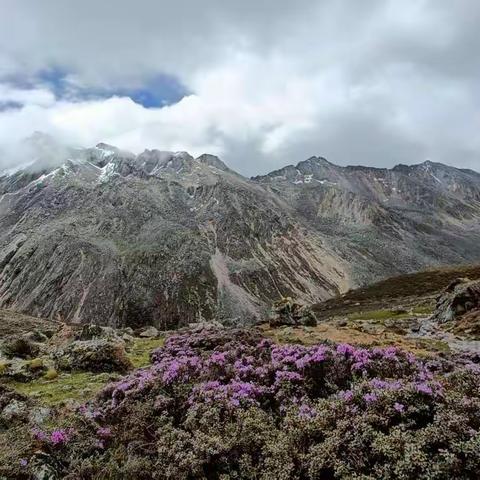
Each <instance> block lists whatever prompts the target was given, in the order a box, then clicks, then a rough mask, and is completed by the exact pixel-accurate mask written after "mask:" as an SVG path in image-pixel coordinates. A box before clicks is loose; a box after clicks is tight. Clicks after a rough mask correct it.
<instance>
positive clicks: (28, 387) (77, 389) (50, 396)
mask: <svg viewBox="0 0 480 480" xmlns="http://www.w3.org/2000/svg"><path fill="white" fill-rule="evenodd" d="M163 344H164V339H163V338H153V339H151V338H147V339H140V338H137V339H135V341H134V343H133V344H132V346H131V347H130V348H129V351H128V357H129V358H130V360H131V362H132V364H133V366H134V367H135V368H140V367H145V366H146V365H148V364H149V363H150V352H151V351H152V350H154V349H155V348H158V347H161V346H162V345H163ZM113 377H114V374H113V375H112V374H110V373H100V374H98V373H92V372H73V373H71V374H67V373H60V374H59V375H58V377H56V378H53V379H48V378H41V379H38V380H34V381H32V382H29V383H21V382H11V385H12V386H13V387H14V388H15V389H16V390H18V391H19V392H20V393H24V394H26V395H33V396H34V397H36V398H38V399H39V400H40V401H41V402H43V403H45V404H47V405H56V404H59V403H62V402H65V401H67V400H77V401H83V400H87V399H88V398H91V397H93V396H94V395H95V394H96V393H97V392H98V391H99V390H100V389H101V388H102V387H103V386H104V385H105V384H106V383H108V382H109V381H110V380H111V379H112V378H113Z"/></svg>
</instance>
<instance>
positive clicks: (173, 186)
mask: <svg viewBox="0 0 480 480" xmlns="http://www.w3.org/2000/svg"><path fill="white" fill-rule="evenodd" d="M29 141H30V144H29V147H30V149H31V150H32V151H33V154H32V160H31V161H30V162H29V165H28V166H26V167H25V168H24V169H23V170H19V171H17V172H14V173H9V174H4V175H3V176H0V308H8V309H12V310H15V311H19V312H24V313H28V314H31V315H36V316H41V317H46V318H52V319H56V320H65V321H69V322H76V323H81V322H95V323H102V324H110V325H116V326H120V325H131V326H138V325H144V324H155V325H157V326H159V327H160V328H162V329H163V328H175V327H178V326H182V325H186V324H188V323H191V322H194V321H199V320H202V319H211V318H218V319H220V320H221V321H223V322H224V323H232V324H245V323H252V322H255V321H256V320H258V319H259V318H261V317H262V315H263V314H264V312H265V311H266V309H267V308H268V307H269V306H270V304H271V303H272V301H274V300H276V299H278V297H279V296H281V295H289V296H293V297H296V298H299V299H301V300H303V301H305V302H308V303H314V302H318V301H321V300H325V299H327V298H330V297H332V296H335V295H337V294H339V293H342V292H345V291H347V290H348V289H349V288H352V287H355V286H360V285H365V284H367V283H370V282H372V281H375V280H379V279H381V278H385V277H388V276H392V275H394V274H399V273H406V272H412V271H415V270H419V269H423V268H425V267H428V266H432V265H445V264H460V263H468V262H475V261H479V260H480V222H479V220H480V175H479V174H477V173H475V172H472V171H464V170H457V169H454V168H451V167H447V166H444V165H440V164H432V163H430V162H427V163H425V164H421V165H417V166H412V167H407V166H397V167H395V168H394V169H392V170H386V169H373V168H365V167H338V166H335V165H333V164H331V163H329V162H327V161H326V160H324V159H322V158H317V157H312V158H311V159H309V160H306V161H304V162H300V163H299V164H298V165H297V166H296V167H293V166H289V167H285V168H284V169H282V170H279V171H276V172H272V173H271V174H269V175H267V176H264V177H257V178H254V179H247V178H245V177H242V176H241V175H239V174H237V173H235V172H234V171H232V170H231V169H229V168H228V167H227V166H226V165H225V164H224V163H223V162H222V161H221V160H220V159H218V158H217V157H215V156H212V155H206V154H205V155H202V156H200V157H198V158H193V157H192V156H190V155H189V154H188V153H185V152H176V153H175V152H162V151H158V150H146V151H145V152H143V153H142V154H140V155H134V154H132V153H129V152H125V151H121V150H119V149H117V148H115V147H112V146H110V145H106V144H99V145H97V147H95V148H86V149H73V148H65V147H59V146H58V145H56V144H55V142H54V141H53V140H52V139H49V138H48V137H44V136H42V135H37V136H36V137H35V138H33V139H31V140H29Z"/></svg>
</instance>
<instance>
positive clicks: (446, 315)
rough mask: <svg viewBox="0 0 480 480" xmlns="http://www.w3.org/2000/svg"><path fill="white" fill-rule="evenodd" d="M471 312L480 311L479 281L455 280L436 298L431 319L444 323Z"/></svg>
mask: <svg viewBox="0 0 480 480" xmlns="http://www.w3.org/2000/svg"><path fill="white" fill-rule="evenodd" d="M473 310H480V281H478V280H476V281H471V280H469V279H468V278H457V279H456V280H454V281H453V282H451V283H450V285H448V287H447V288H446V289H445V291H444V292H443V293H442V294H441V295H440V296H439V297H437V305H436V308H435V312H434V314H433V317H432V318H433V319H434V320H436V321H437V322H439V323H445V322H449V321H451V320H454V319H455V318H458V317H461V316H462V315H464V314H466V313H467V312H471V311H473Z"/></svg>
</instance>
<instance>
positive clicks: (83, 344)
mask: <svg viewBox="0 0 480 480" xmlns="http://www.w3.org/2000/svg"><path fill="white" fill-rule="evenodd" d="M52 355H53V357H54V359H55V364H56V367H57V368H58V369H60V370H65V371H70V370H77V371H88V372H126V371H127V370H129V369H130V368H131V367H132V364H131V362H130V360H129V359H128V357H127V354H126V352H125V345H124V343H123V342H118V341H112V340H109V339H94V340H76V341H73V342H72V343H71V344H69V345H67V346H65V347H64V348H62V349H59V350H57V351H56V352H54V353H53V354H52Z"/></svg>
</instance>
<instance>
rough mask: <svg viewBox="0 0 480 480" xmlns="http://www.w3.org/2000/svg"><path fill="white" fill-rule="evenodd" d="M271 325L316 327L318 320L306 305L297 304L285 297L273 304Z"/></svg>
mask: <svg viewBox="0 0 480 480" xmlns="http://www.w3.org/2000/svg"><path fill="white" fill-rule="evenodd" d="M269 323H270V326H271V327H280V326H284V325H286V326H291V327H298V326H304V327H314V326H315V325H316V324H317V319H316V317H315V314H314V313H313V312H312V310H311V309H310V308H309V307H307V306H306V305H301V304H300V303H297V302H295V301H294V300H293V299H291V298H290V297H285V298H282V299H280V300H278V301H277V302H275V303H274V304H273V307H272V312H271V314H270V318H269Z"/></svg>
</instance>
